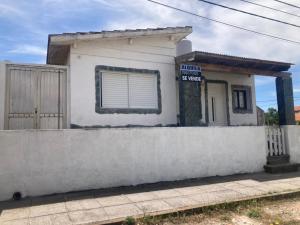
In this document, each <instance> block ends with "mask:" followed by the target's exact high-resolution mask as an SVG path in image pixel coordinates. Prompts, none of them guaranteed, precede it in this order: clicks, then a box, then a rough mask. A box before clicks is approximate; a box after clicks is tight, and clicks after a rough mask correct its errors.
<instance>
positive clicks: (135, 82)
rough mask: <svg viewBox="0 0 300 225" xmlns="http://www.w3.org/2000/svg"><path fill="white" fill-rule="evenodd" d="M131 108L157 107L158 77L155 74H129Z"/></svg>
mask: <svg viewBox="0 0 300 225" xmlns="http://www.w3.org/2000/svg"><path fill="white" fill-rule="evenodd" d="M128 87H129V88H128V89H129V96H128V97H129V108H137V109H147V108H148V109H157V79H156V76H155V75H152V74H151V75H149V74H147V75H142V74H129V75H128Z"/></svg>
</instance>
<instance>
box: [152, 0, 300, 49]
mask: <svg viewBox="0 0 300 225" xmlns="http://www.w3.org/2000/svg"><path fill="white" fill-rule="evenodd" d="M146 1H148V2H152V3H155V4H158V5H161V6H164V7H167V8H169V9H173V10H176V11H179V12H183V13H185V14H189V15H193V16H196V17H199V18H202V19H205V20H209V21H212V22H215V23H219V24H223V25H226V26H229V27H232V28H236V29H239V30H243V31H247V32H251V33H254V34H257V35H261V36H265V37H269V38H273V39H277V40H281V41H286V42H290V43H294V44H298V45H300V42H299V41H294V40H291V39H287V38H283V37H278V36H275V35H272V34H267V33H263V32H259V31H256V30H251V29H248V28H244V27H240V26H237V25H233V24H230V23H226V22H223V21H221V20H216V19H212V18H209V17H205V16H201V15H199V14H196V13H192V12H189V11H186V10H183V9H179V8H176V7H174V6H170V5H167V4H164V3H161V2H157V1H154V0H146Z"/></svg>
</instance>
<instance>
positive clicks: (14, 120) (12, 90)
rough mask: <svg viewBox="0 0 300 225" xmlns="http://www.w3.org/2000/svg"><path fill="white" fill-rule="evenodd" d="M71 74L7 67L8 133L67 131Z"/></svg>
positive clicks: (23, 67)
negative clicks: (67, 95) (18, 130)
mask: <svg viewBox="0 0 300 225" xmlns="http://www.w3.org/2000/svg"><path fill="white" fill-rule="evenodd" d="M66 80H67V70H66V69H63V68H55V67H48V66H40V67H35V66H27V65H7V86H6V87H7V91H6V93H7V95H6V124H5V127H6V129H9V130H16V129H61V128H66V126H67V124H66V111H67V110H66V100H67V98H66Z"/></svg>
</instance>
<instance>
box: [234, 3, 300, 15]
mask: <svg viewBox="0 0 300 225" xmlns="http://www.w3.org/2000/svg"><path fill="white" fill-rule="evenodd" d="M240 1H242V2H246V3H248V4H251V5H256V6H260V7H262V8H266V9H270V10H273V11H276V12H281V13H284V14H287V15H290V16H296V17H299V18H300V16H299V15H297V14H294V13H290V12H287V11H284V10H280V9H276V8H273V7H270V6H267V5H263V4H259V3H255V2H251V1H248V0H240Z"/></svg>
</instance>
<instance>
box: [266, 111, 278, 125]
mask: <svg viewBox="0 0 300 225" xmlns="http://www.w3.org/2000/svg"><path fill="white" fill-rule="evenodd" d="M265 118H266V125H279V114H278V111H277V109H275V108H268V111H267V112H266V113H265Z"/></svg>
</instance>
